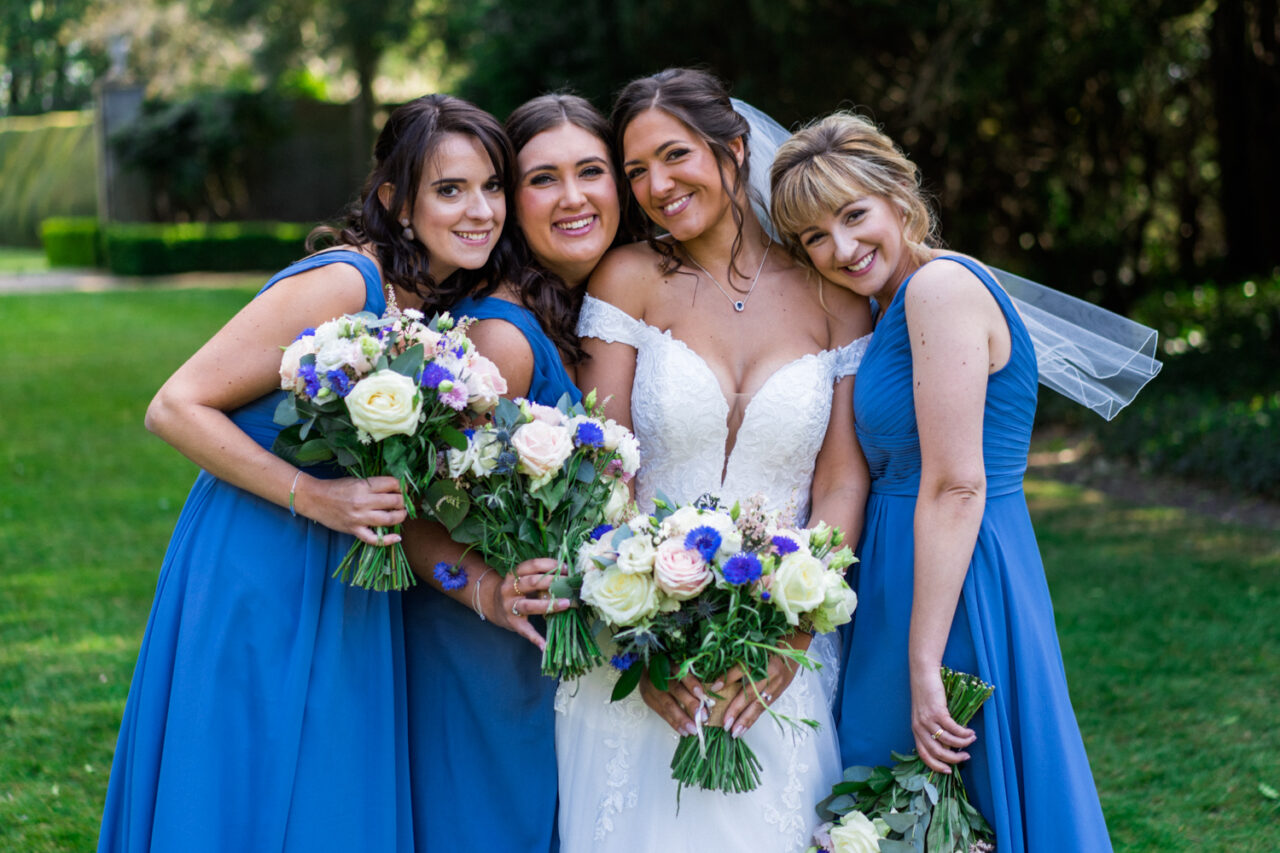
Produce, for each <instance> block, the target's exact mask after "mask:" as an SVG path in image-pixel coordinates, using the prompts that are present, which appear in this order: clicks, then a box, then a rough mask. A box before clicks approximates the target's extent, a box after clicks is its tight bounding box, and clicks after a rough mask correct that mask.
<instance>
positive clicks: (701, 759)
mask: <svg viewBox="0 0 1280 853" xmlns="http://www.w3.org/2000/svg"><path fill="white" fill-rule="evenodd" d="M729 699H730V697H728V696H724V697H721V699H720V700H719V701H718V702H716V704H715V705H714V706H712V707H711V709H710V712H709V713H710V716H709V717H708V718H707V720H706V722H704V723H701V724H699V726H698V733H697V734H696V735H684V736H682V737H681V738H680V742H679V743H678V744H677V745H676V752H675V755H673V756H672V757H671V778H673V779H675V780H676V781H677V782H679V783H680V788H683V787H684V786H685V785H688V786H689V787H691V788H701V789H703V790H707V791H724V792H726V793H731V794H740V793H743V792H746V791H754V790H755V789H756V788H757V787H759V785H760V770H761V765H760V759H759V758H757V757H756V754H755V751H754V750H752V749H751V747H750V746H748V745H747V742H746V741H745V740H743V739H742V738H740V737H738V738H735V737H733V735H732V734H731V733H730V732H729V731H728V730H727V729H725V728H724V715H725V712H726V711H728V709H729Z"/></svg>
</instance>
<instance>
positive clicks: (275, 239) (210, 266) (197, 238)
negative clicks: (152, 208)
mask: <svg viewBox="0 0 1280 853" xmlns="http://www.w3.org/2000/svg"><path fill="white" fill-rule="evenodd" d="M310 229H311V226H309V225H304V224H300V223H289V222H215V223H204V222H187V223H180V224H156V223H113V224H109V225H107V227H106V228H105V229H104V233H103V244H104V250H105V253H106V260H107V267H108V269H110V270H111V272H113V273H116V274H117V275H168V274H172V273H178V272H191V271H197V270H198V271H204V272H216V271H223V272H236V271H241V270H273V269H279V268H281V267H284V266H287V265H288V264H290V263H292V262H293V261H295V260H297V259H298V258H300V257H302V256H303V255H305V254H306V248H305V246H304V242H305V240H306V237H307V233H308V232H309V231H310Z"/></svg>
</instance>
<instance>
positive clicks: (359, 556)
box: [272, 306, 507, 590]
mask: <svg viewBox="0 0 1280 853" xmlns="http://www.w3.org/2000/svg"><path fill="white" fill-rule="evenodd" d="M280 387H281V388H283V389H284V390H285V391H288V392H289V395H288V396H286V397H285V398H284V400H282V401H281V402H280V405H279V406H278V407H277V408H276V413H275V422H276V423H277V424H280V425H282V426H284V427H285V429H284V430H283V431H281V433H280V434H279V436H278V437H277V438H276V441H275V445H274V446H273V447H272V450H273V451H274V452H275V453H276V454H277V455H279V456H281V457H283V458H285V459H287V460H289V461H290V462H292V463H293V464H294V465H297V466H299V467H304V466H307V465H315V464H318V463H322V462H328V461H330V460H333V461H336V462H337V464H338V465H339V466H341V467H342V468H344V469H345V470H346V471H347V473H349V474H351V475H352V476H355V477H360V478H368V477H374V476H379V475H387V476H391V477H395V478H396V479H397V480H399V481H400V491H401V494H402V495H403V497H404V503H405V507H406V509H407V510H408V513H409V517H410V518H413V517H416V510H415V508H414V506H415V502H416V500H415V499H416V497H417V496H418V495H419V494H420V493H421V491H422V489H423V487H424V486H425V484H426V482H427V481H429V480H430V479H431V478H432V477H433V476H434V474H435V462H436V454H437V450H438V449H439V448H440V447H442V446H444V445H450V446H462V445H463V444H465V440H464V438H463V434H462V431H461V430H460V429H459V426H460V425H461V423H462V419H463V417H464V414H463V413H464V412H470V413H471V414H473V415H474V414H483V413H485V412H488V411H490V410H492V409H493V407H494V406H495V405H497V402H498V397H499V395H500V394H502V393H503V392H505V391H506V390H507V386H506V382H505V380H503V378H502V376H501V375H500V374H499V373H498V370H497V368H496V367H495V366H494V364H493V362H491V361H489V359H487V358H485V357H484V356H482V355H480V354H479V353H478V352H476V349H475V346H474V345H473V344H472V343H471V341H470V339H469V338H468V337H467V335H466V329H465V328H464V327H463V326H457V325H454V322H453V320H452V318H451V317H450V316H449V315H448V314H441V315H439V316H437V317H435V318H433V319H432V320H431V321H430V322H428V323H424V322H423V314H422V312H420V311H416V310H413V309H405V310H404V311H400V310H399V309H397V308H395V307H394V306H392V307H390V308H388V310H387V312H386V313H385V314H384V315H383V316H381V317H378V316H375V315H374V314H372V313H369V312H361V313H359V314H347V315H345V316H342V317H338V318H336V319H333V320H330V321H328V322H326V323H323V324H321V325H320V326H319V327H317V328H315V329H306V330H304V331H303V332H302V334H300V335H299V336H298V337H297V339H296V340H295V341H294V342H293V343H292V344H290V345H289V346H288V347H286V348H285V350H284V356H283V357H282V358H281V361H280ZM382 532H383V531H381V530H379V533H382ZM334 576H335V577H340V578H342V580H344V581H345V580H347V579H348V577H350V579H351V583H353V584H354V585H356V586H360V587H365V588H367V589H374V590H388V589H405V588H407V587H408V586H410V585H411V584H412V583H413V573H412V572H411V571H410V569H409V561H408V558H407V557H406V556H405V553H404V548H403V547H402V546H401V545H400V543H398V542H397V543H395V544H393V545H390V546H388V547H378V546H374V545H369V544H366V543H364V542H361V541H359V540H357V541H356V542H354V543H352V545H351V550H349V551H348V552H347V555H346V557H344V558H343V560H342V563H341V564H339V566H338V569H337V571H336V572H335V573H334Z"/></svg>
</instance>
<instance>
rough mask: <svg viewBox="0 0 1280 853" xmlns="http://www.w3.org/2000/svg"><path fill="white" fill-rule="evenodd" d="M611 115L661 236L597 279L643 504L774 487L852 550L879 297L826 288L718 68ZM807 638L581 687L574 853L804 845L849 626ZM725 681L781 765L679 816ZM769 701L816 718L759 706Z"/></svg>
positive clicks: (571, 821)
mask: <svg viewBox="0 0 1280 853" xmlns="http://www.w3.org/2000/svg"><path fill="white" fill-rule="evenodd" d="M612 121H613V127H614V133H615V148H616V150H617V152H618V157H619V160H620V161H621V163H622V172H623V174H624V175H625V176H626V179H627V184H628V185H629V187H630V192H631V195H632V196H633V197H634V199H635V201H636V205H637V206H638V207H639V210H640V211H642V212H643V214H644V222H643V225H642V226H641V227H642V228H643V230H644V231H645V232H646V233H647V239H646V240H645V241H644V242H641V243H636V244H633V245H630V246H624V247H621V248H619V249H616V250H614V251H613V252H611V253H610V254H609V255H607V256H606V257H605V258H604V260H603V261H602V263H601V264H600V266H599V268H598V269H597V270H596V272H595V274H594V275H593V276H592V279H591V283H590V288H589V295H588V296H587V297H586V299H585V303H584V305H583V308H582V314H581V317H580V319H579V325H578V332H579V334H580V335H582V336H583V345H584V348H585V349H586V350H587V352H588V353H589V355H590V359H589V360H588V361H587V362H585V363H584V364H583V366H582V368H581V369H580V373H579V385H580V386H581V387H583V388H591V387H596V388H598V389H599V392H600V396H601V399H605V398H608V403H607V409H608V414H609V416H610V417H613V418H615V419H617V420H618V421H619V422H621V423H624V424H629V425H631V426H632V428H633V430H634V431H635V433H636V436H637V437H638V438H639V440H640V443H641V447H642V452H643V454H644V459H643V467H642V468H641V471H640V474H639V477H638V479H637V487H636V498H637V501H638V502H639V504H640V509H641V511H643V512H647V511H649V510H651V509H652V507H653V498H654V495H655V493H656V492H659V491H661V492H663V493H665V494H666V495H668V496H669V497H671V498H672V499H674V500H675V501H677V502H680V503H685V502H689V501H692V500H694V499H696V498H697V497H699V496H700V495H703V494H707V493H710V494H714V495H717V496H719V497H720V498H721V499H722V500H723V501H725V502H726V503H727V504H732V503H733V502H734V501H735V500H740V499H743V498H747V497H750V496H752V495H755V494H762V495H764V497H765V498H766V500H767V503H768V506H769V508H770V509H776V510H781V511H783V513H784V514H786V515H790V516H792V517H794V519H795V522H796V523H797V524H805V523H810V522H816V521H818V520H819V519H820V520H823V521H826V522H827V523H829V524H832V525H836V526H839V527H840V528H842V529H843V530H844V531H845V533H846V534H847V536H848V538H849V541H850V542H851V543H853V542H856V541H857V538H858V534H859V532H860V530H861V526H862V507H863V504H864V501H865V498H866V493H867V487H868V474H867V470H866V465H865V462H864V461H863V459H862V455H861V452H860V450H859V448H858V445H857V441H856V439H855V437H854V430H853V415H852V396H853V376H852V374H853V373H854V371H855V370H856V367H857V362H858V360H859V359H860V357H861V352H862V350H863V349H864V348H865V344H866V341H867V339H866V338H865V337H863V336H864V335H866V333H867V332H869V330H870V314H869V311H868V306H867V302H866V300H865V299H862V298H859V297H856V296H854V295H853V294H852V293H850V292H849V291H846V290H842V289H839V288H827V289H826V291H823V290H822V289H821V287H820V284H819V283H818V282H817V281H815V279H814V277H811V276H809V275H808V274H806V272H804V271H803V270H802V269H801V268H800V267H798V266H797V265H796V264H795V263H793V262H792V260H791V259H790V258H789V257H788V256H787V254H786V252H785V251H784V250H783V249H782V247H781V246H780V245H777V244H775V243H774V242H773V241H772V240H771V239H770V237H769V235H768V234H767V233H766V231H765V229H764V228H763V227H762V225H761V223H760V221H759V220H757V218H756V216H755V215H754V214H753V213H752V209H751V204H750V195H749V190H748V186H749V185H748V178H749V170H750V165H749V159H748V157H749V149H748V142H749V127H748V124H747V122H746V120H745V119H743V117H742V116H741V115H739V114H738V113H737V112H735V111H734V108H733V106H732V104H731V103H730V100H729V97H728V95H727V93H726V92H725V90H724V87H723V85H722V84H721V83H720V82H719V81H718V80H716V79H715V78H714V77H712V76H710V75H708V74H706V73H704V72H701V71H695V70H689V69H669V70H667V71H663V72H661V73H659V74H656V75H653V76H651V77H645V78H641V79H639V80H635V81H633V82H632V83H630V84H629V85H628V86H627V87H626V88H625V89H623V91H622V93H621V94H620V95H619V97H618V101H617V103H616V104H615V106H614V111H613V116H612ZM765 167H767V164H765ZM758 171H761V172H764V171H767V168H758ZM635 212H636V211H635V208H634V207H632V208H631V209H630V210H629V213H630V214H631V215H633V216H634V215H635ZM658 234H661V235H662V236H655V235H658ZM790 642H791V644H792V645H794V646H796V647H797V648H802V649H804V648H807V650H808V654H809V656H810V657H811V658H813V659H814V660H816V661H817V662H818V663H820V664H821V665H822V667H821V669H820V670H818V671H817V672H813V671H809V670H801V671H800V672H799V673H798V674H797V673H794V672H792V671H791V670H790V669H788V667H787V666H786V665H785V664H784V663H783V662H782V660H781V659H779V658H775V659H774V662H773V664H772V665H771V666H770V674H769V677H768V678H767V679H766V680H765V681H762V682H759V683H758V684H757V685H756V688H757V689H756V690H744V689H741V687H742V685H741V684H735V683H732V682H731V683H729V684H725V685H722V686H719V687H716V686H715V685H706V686H704V685H701V684H698V683H697V682H695V681H693V680H692V679H690V680H688V681H687V682H686V683H679V684H673V685H672V687H671V690H670V692H665V693H664V692H659V691H657V689H656V688H654V687H653V686H652V685H651V684H650V683H649V681H648V679H643V680H642V682H641V684H642V691H641V692H642V693H643V699H642V698H641V696H639V695H637V694H636V693H632V694H631V695H630V696H628V697H627V698H626V699H624V700H622V701H620V702H616V703H612V702H610V693H611V692H612V689H613V684H614V682H615V681H616V680H617V676H618V673H617V672H616V671H613V670H612V669H610V668H608V667H606V668H603V669H597V670H595V671H594V672H593V673H591V674H589V675H587V676H585V677H583V678H581V679H579V680H578V681H576V682H568V683H565V684H563V685H562V686H561V687H560V690H559V693H558V695H557V698H556V710H557V714H556V755H557V763H558V765H559V785H560V816H559V829H560V837H561V845H562V850H563V851H565V853H577V851H587V850H590V851H609V850H617V851H634V850H636V849H638V847H637V844H638V842H639V839H641V838H643V839H644V848H645V849H651V850H661V851H664V853H674V851H678V850H698V851H700V853H701V851H706V850H729V849H739V850H753V851H794V850H801V849H803V848H804V847H805V845H806V844H807V842H808V839H809V837H810V835H811V832H812V829H813V828H814V825H815V824H816V823H817V817H816V815H815V814H814V811H813V804H814V803H815V802H817V801H818V800H819V799H821V798H822V797H823V796H824V795H826V794H827V793H828V792H829V790H830V787H831V785H832V784H833V783H834V782H835V781H838V779H839V777H840V772H841V768H840V755H839V749H838V747H837V745H836V739H835V726H834V724H833V722H832V717H831V710H830V709H831V706H832V700H833V696H834V692H835V685H836V675H837V672H836V667H837V659H838V655H837V651H838V650H837V648H836V642H837V640H836V638H835V635H819V636H817V637H812V638H811V637H810V636H809V635H807V634H803V633H801V634H798V635H796V636H795V637H793V638H792V639H791V640H790ZM713 687H715V688H716V689H715V692H716V693H717V694H718V695H720V696H721V697H722V698H721V700H720V701H727V702H729V707H728V712H727V715H726V718H725V727H726V728H728V729H730V730H731V731H732V732H734V734H735V736H741V737H744V738H745V739H746V740H747V742H748V743H749V744H750V745H751V747H752V749H753V750H754V751H755V753H756V754H757V756H759V758H760V760H761V762H762V764H763V771H762V774H761V776H762V779H761V784H760V787H759V788H757V789H756V790H755V791H752V792H750V793H747V794H722V793H719V792H709V791H703V790H696V789H688V788H686V789H685V790H684V791H683V792H682V793H681V794H680V801H679V811H678V814H677V799H676V797H677V787H676V783H675V781H674V780H673V779H672V778H671V770H670V766H669V763H670V759H671V755H672V753H673V751H674V748H675V745H676V742H677V740H678V739H679V737H680V735H681V734H692V733H694V731H695V725H696V723H695V720H694V715H695V714H697V713H698V704H699V700H700V698H701V697H703V696H705V695H706V693H707V692H709V691H710V690H711V689H712V688H713ZM756 697H759V698H758V699H757V698H756ZM762 703H771V704H772V709H773V710H774V711H775V712H777V713H778V714H780V715H784V716H787V717H790V718H792V719H794V720H800V719H812V720H817V721H818V722H819V723H820V726H819V728H818V729H816V730H813V729H810V728H808V727H804V726H794V727H792V726H787V727H784V726H782V725H779V724H777V723H775V722H774V721H772V720H770V719H769V717H768V716H767V715H766V716H765V718H764V719H763V720H761V719H760V717H761V714H762V712H763V711H764V707H763V704H762ZM646 704H647V705H648V706H649V707H648V708H646V707H645V705H646ZM650 709H652V710H650ZM654 712H656V713H654Z"/></svg>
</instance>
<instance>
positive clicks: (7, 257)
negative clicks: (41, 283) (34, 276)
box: [0, 246, 49, 273]
mask: <svg viewBox="0 0 1280 853" xmlns="http://www.w3.org/2000/svg"><path fill="white" fill-rule="evenodd" d="M48 270H49V259H48V258H47V257H45V254H44V249H29V248H26V247H24V246H0V273H31V272H48Z"/></svg>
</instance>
